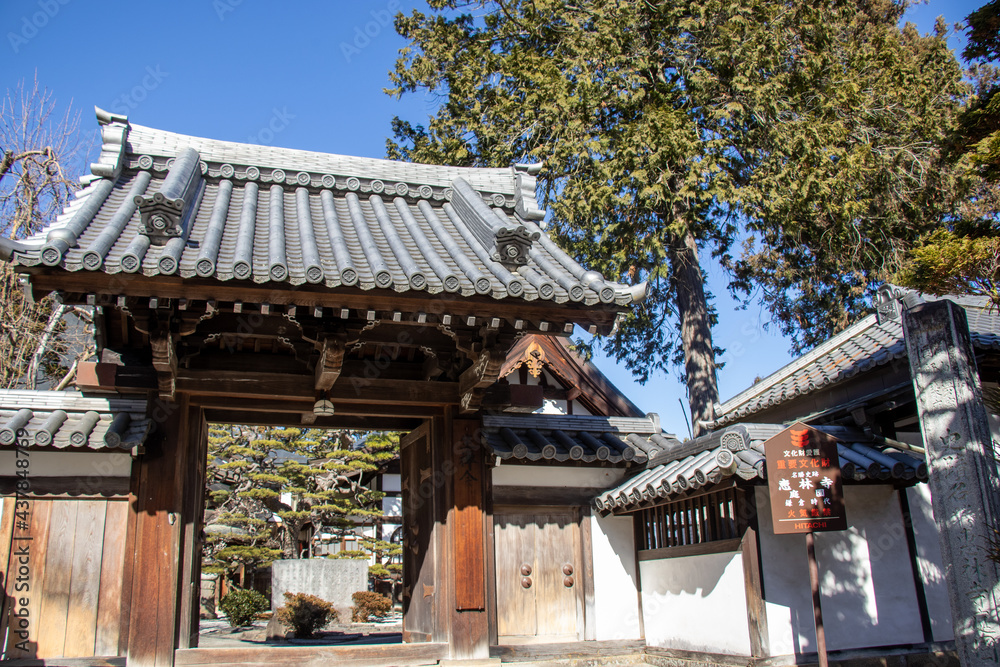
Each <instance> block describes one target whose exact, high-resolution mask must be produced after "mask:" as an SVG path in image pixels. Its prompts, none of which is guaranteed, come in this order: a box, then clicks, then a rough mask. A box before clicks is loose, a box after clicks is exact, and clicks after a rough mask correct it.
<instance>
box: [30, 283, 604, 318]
mask: <svg viewBox="0 0 1000 667" xmlns="http://www.w3.org/2000/svg"><path fill="white" fill-rule="evenodd" d="M26 270H27V271H29V272H30V273H31V274H32V276H31V287H32V290H33V291H34V293H35V294H38V295H39V298H41V296H42V295H44V294H47V293H48V292H51V291H53V290H59V291H63V292H67V293H69V292H73V293H77V294H79V295H81V297H85V295H86V294H99V295H107V296H111V297H113V296H118V295H126V296H136V297H151V296H159V297H165V298H170V299H180V298H185V299H188V300H189V301H208V300H212V301H217V302H235V301H240V302H243V303H270V304H272V305H286V304H294V305H298V306H308V307H312V306H323V307H330V308H337V309H339V308H350V309H351V310H370V309H371V310H385V311H397V310H398V311H402V312H406V313H417V312H426V313H431V314H433V313H450V314H453V315H463V316H464V315H477V316H482V317H503V318H507V319H514V318H519V319H523V320H525V321H526V322H533V321H536V320H537V321H542V320H544V321H546V322H554V321H556V322H559V321H573V322H577V323H580V324H583V323H593V324H596V325H598V327H600V328H602V329H603V328H607V329H608V332H610V327H611V326H613V325H614V322H615V318H616V316H617V314H618V310H619V307H618V306H616V305H615V304H607V305H602V304H595V305H589V306H588V305H585V304H583V303H578V304H577V303H563V304H556V303H553V302H551V301H545V302H525V301H514V300H505V301H504V302H502V303H501V302H497V300H496V299H493V298H491V297H488V296H468V297H454V296H445V295H442V294H437V295H435V296H434V298H433V299H432V300H429V299H428V298H427V294H426V293H423V292H420V293H414V294H412V295H411V294H407V293H402V294H401V293H397V292H393V291H392V290H367V291H365V292H364V293H359V292H358V290H354V289H350V288H335V289H330V288H328V287H325V286H323V287H321V288H317V287H316V286H313V285H282V286H280V287H279V288H278V289H275V287H276V286H275V285H269V286H268V287H266V288H265V287H260V286H256V285H248V284H243V283H241V284H236V283H235V282H234V284H232V285H230V284H226V283H220V282H218V281H214V280H199V279H190V278H187V279H182V278H180V277H172V276H171V277H168V276H156V277H148V276H141V275H130V276H129V280H127V281H122V280H121V278H120V277H119V276H116V275H111V274H106V273H103V272H100V271H93V272H91V271H77V272H75V273H73V274H72V275H71V276H68V275H67V274H66V272H65V271H61V270H55V271H54V270H51V269H47V268H44V267H30V268H27V269H26ZM70 278H71V279H72V280H71V281H69V279H70ZM507 301H510V303H507ZM67 302H68V301H67ZM81 304H85V299H81ZM556 318H558V319H556ZM608 332H605V333H608Z"/></svg>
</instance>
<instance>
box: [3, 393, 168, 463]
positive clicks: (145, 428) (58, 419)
mask: <svg viewBox="0 0 1000 667" xmlns="http://www.w3.org/2000/svg"><path fill="white" fill-rule="evenodd" d="M151 426H152V420H151V419H150V418H149V417H148V416H147V415H146V400H145V399H125V398H89V397H84V396H83V395H82V394H80V393H79V392H75V391H15V390H9V389H7V390H0V445H2V446H10V445H15V444H16V445H18V446H20V447H56V448H58V449H64V448H74V449H80V448H87V449H118V450H130V449H132V448H133V447H141V446H142V445H143V444H144V443H145V441H146V437H147V436H148V435H149V432H150V430H151Z"/></svg>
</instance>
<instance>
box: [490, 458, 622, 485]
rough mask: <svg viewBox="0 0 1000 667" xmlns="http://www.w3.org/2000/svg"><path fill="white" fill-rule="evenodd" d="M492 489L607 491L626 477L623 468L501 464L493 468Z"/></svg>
mask: <svg viewBox="0 0 1000 667" xmlns="http://www.w3.org/2000/svg"><path fill="white" fill-rule="evenodd" d="M492 472H493V485H494V486H545V487H575V488H579V487H590V488H602V489H610V488H612V487H614V486H617V485H618V483H619V482H621V480H622V479H623V478H624V477H625V469H624V468H570V467H566V466H534V465H519V464H516V463H514V464H511V463H503V464H502V465H499V466H497V467H496V468H493V471H492Z"/></svg>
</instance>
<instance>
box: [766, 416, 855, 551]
mask: <svg viewBox="0 0 1000 667" xmlns="http://www.w3.org/2000/svg"><path fill="white" fill-rule="evenodd" d="M764 459H765V465H766V466H767V486H768V489H769V491H770V495H771V518H772V521H773V524H774V533H775V535H790V534H796V533H811V532H819V531H827V530H845V529H846V528H847V513H846V511H845V508H844V490H843V486H842V485H841V480H840V457H839V455H838V453H837V438H835V437H833V436H832V435H828V434H826V433H823V432H822V431H817V430H816V429H814V428H810V427H809V426H806V425H805V424H803V423H802V422H797V423H795V424H793V425H792V426H790V427H789V428H786V429H785V430H784V431H782V432H781V433H779V434H778V435H776V436H774V437H773V438H771V439H770V440H768V441H767V442H765V443H764Z"/></svg>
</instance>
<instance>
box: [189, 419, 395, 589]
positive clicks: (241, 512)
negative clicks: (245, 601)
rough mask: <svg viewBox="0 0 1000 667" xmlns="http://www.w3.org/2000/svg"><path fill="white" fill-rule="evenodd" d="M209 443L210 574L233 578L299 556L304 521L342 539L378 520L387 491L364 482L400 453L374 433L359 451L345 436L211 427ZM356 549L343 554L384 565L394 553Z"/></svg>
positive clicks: (365, 546) (375, 544) (365, 544)
mask: <svg viewBox="0 0 1000 667" xmlns="http://www.w3.org/2000/svg"><path fill="white" fill-rule="evenodd" d="M208 446H209V453H208V475H207V480H208V494H207V499H206V516H205V523H206V532H207V533H208V540H207V544H206V547H205V559H206V562H207V563H210V564H209V565H208V566H207V567H206V568H205V571H208V572H212V571H218V572H228V573H232V572H234V571H235V570H236V569H238V568H239V566H240V565H241V564H242V565H249V566H260V565H267V564H268V563H270V562H271V561H273V560H275V559H277V558H298V557H300V555H301V554H300V551H299V548H298V541H297V540H298V536H299V532H300V530H301V529H302V527H303V526H305V525H306V524H307V523H311V524H312V526H313V527H314V528H315V529H316V532H317V533H320V532H323V533H330V534H332V535H334V536H336V537H343V536H347V535H353V534H355V531H356V529H357V528H358V525H359V521H360V522H371V521H373V520H375V519H377V518H378V517H380V516H381V515H382V510H381V500H382V497H383V496H384V494H383V493H381V492H379V491H372V490H370V489H368V488H365V487H363V486H361V485H360V484H359V482H360V478H361V475H362V474H363V473H366V472H373V471H376V470H377V469H379V467H381V466H382V465H384V464H385V463H388V462H389V461H391V460H393V459H394V458H396V457H398V455H399V438H398V436H396V435H395V434H382V433H375V434H370V435H369V436H368V437H366V438H365V439H364V440H363V441H362V442H361V443H360V445H359V446H356V445H355V440H354V438H353V437H352V436H351V434H349V433H346V432H327V431H323V430H318V429H309V430H301V429H297V428H260V427H249V426H223V425H212V427H211V428H210V430H209V439H208ZM289 501H290V502H289ZM275 516H277V517H279V518H280V519H281V522H280V523H277V522H275V521H274V519H273V517H275ZM376 537H378V536H376ZM359 547H360V548H359V549H357V550H354V551H350V552H344V554H343V555H342V556H341V557H349V558H351V557H353V558H369V557H370V556H371V555H373V554H374V555H375V556H376V560H377V562H379V563H380V562H381V561H382V559H383V558H385V557H386V556H389V555H392V554H393V549H394V546H393V545H390V544H388V543H386V542H383V541H381V540H379V539H374V540H373V539H367V538H365V539H362V540H360V541H359ZM395 549H396V550H398V547H395ZM378 572H379V573H381V570H379V571H378Z"/></svg>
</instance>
